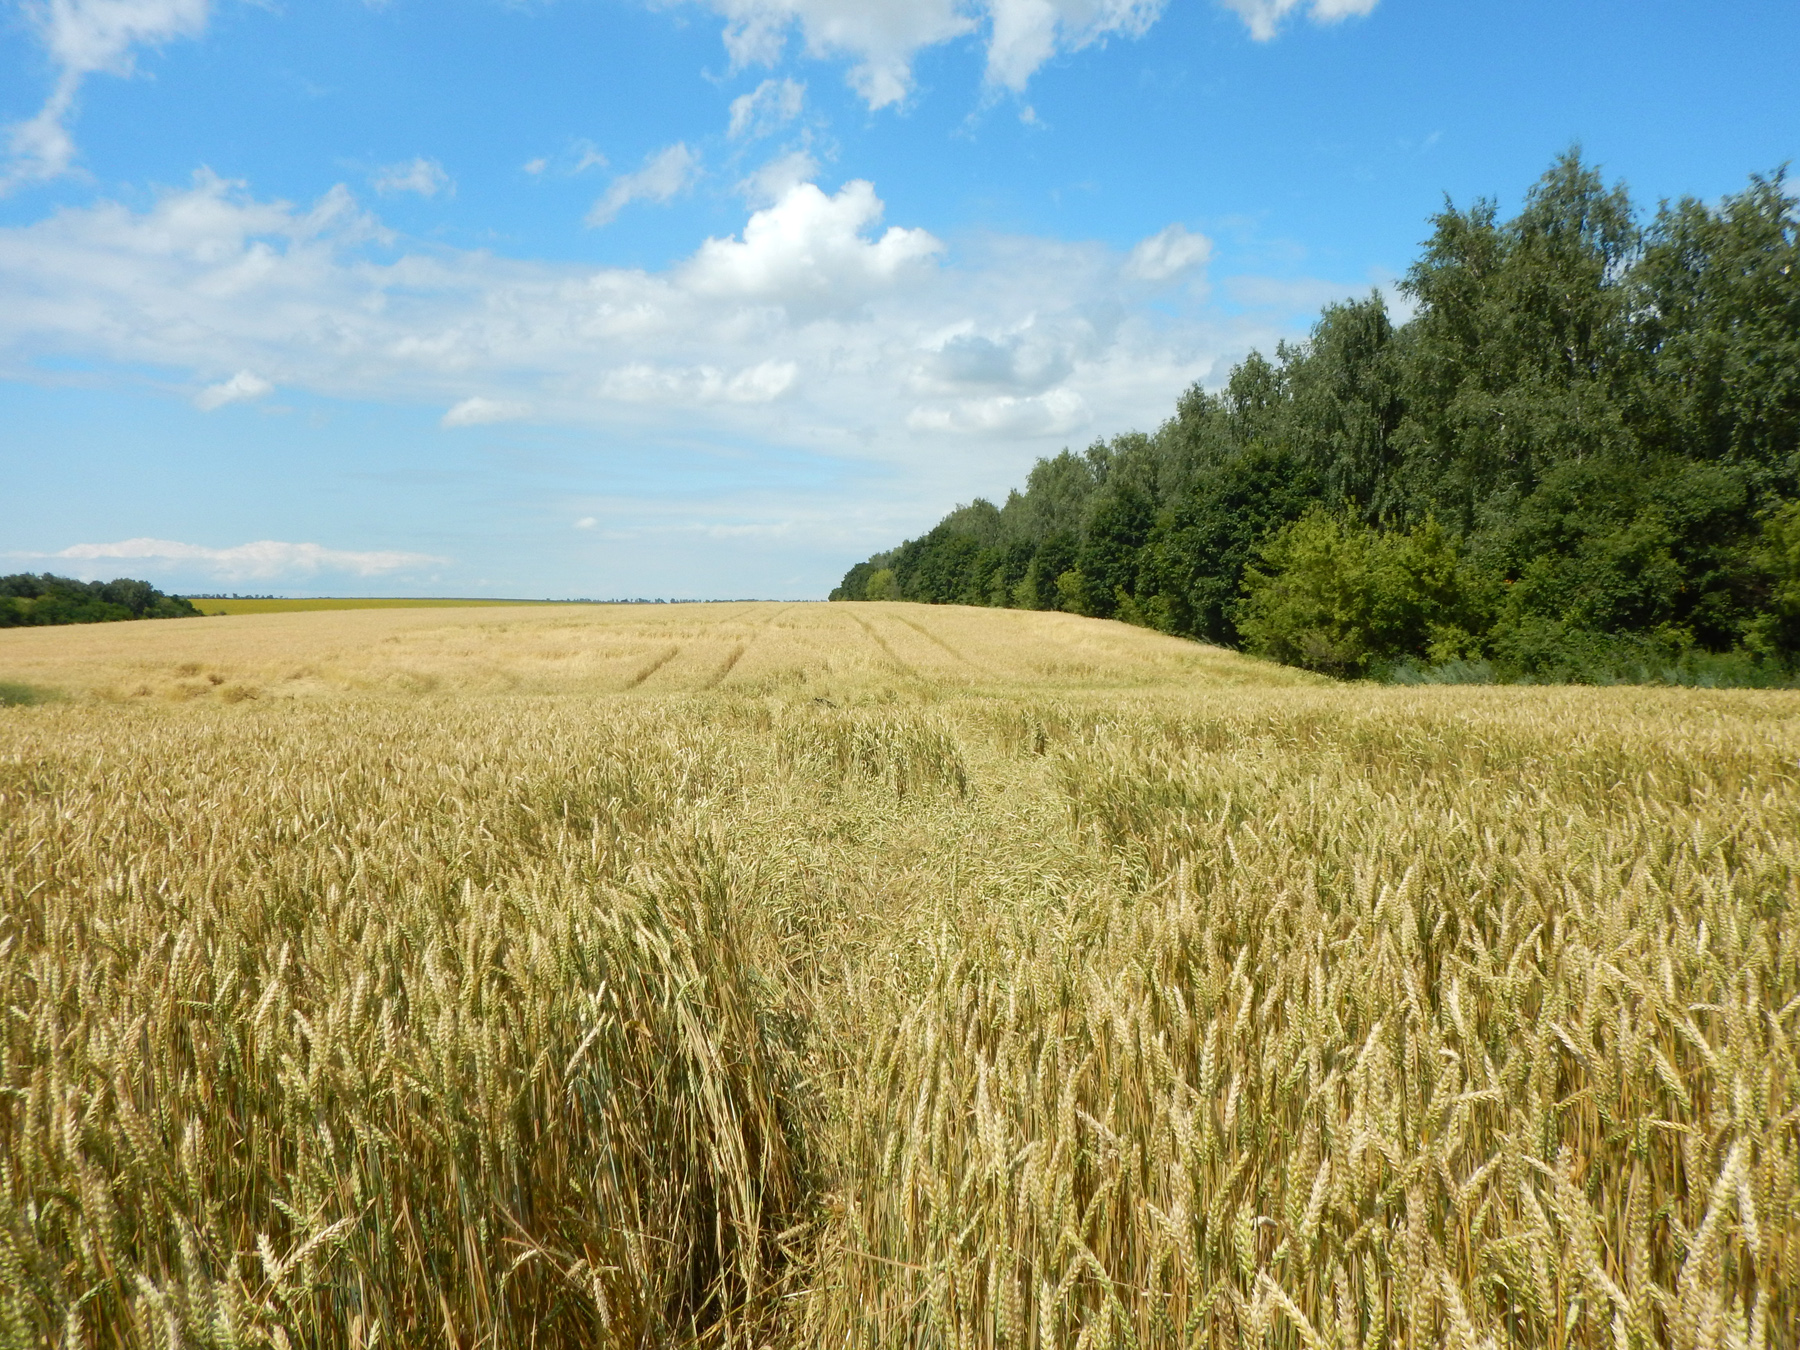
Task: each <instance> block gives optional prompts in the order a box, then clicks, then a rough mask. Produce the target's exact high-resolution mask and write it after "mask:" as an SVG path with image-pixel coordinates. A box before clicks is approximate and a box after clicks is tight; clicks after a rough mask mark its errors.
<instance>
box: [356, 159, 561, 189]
mask: <svg viewBox="0 0 1800 1350" xmlns="http://www.w3.org/2000/svg"><path fill="white" fill-rule="evenodd" d="M527 172H533V170H531V168H530V166H529V165H528V166H527ZM371 182H372V184H373V186H374V188H375V190H376V191H377V192H379V193H380V194H381V195H382V196H384V197H389V196H392V195H393V194H394V193H396V192H416V193H418V194H419V195H420V196H421V197H435V196H437V195H438V193H440V192H447V193H450V194H451V195H454V194H455V192H456V184H455V183H453V182H451V181H450V175H449V174H447V173H445V172H444V166H443V165H442V164H439V163H438V162H437V161H436V160H435V159H425V158H422V157H421V158H419V159H414V160H411V161H409V162H407V163H405V164H389V165H387V166H386V167H384V168H382V169H379V170H377V171H376V173H375V177H374V178H373V179H372V180H371Z"/></svg>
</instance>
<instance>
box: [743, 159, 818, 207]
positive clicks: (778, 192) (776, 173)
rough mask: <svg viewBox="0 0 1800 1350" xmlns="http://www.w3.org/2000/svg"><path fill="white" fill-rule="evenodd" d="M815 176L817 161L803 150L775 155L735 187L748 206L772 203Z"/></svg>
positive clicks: (816, 175) (816, 173)
mask: <svg viewBox="0 0 1800 1350" xmlns="http://www.w3.org/2000/svg"><path fill="white" fill-rule="evenodd" d="M818 176H819V161H818V160H816V159H814V158H813V157H812V154H811V153H810V152H809V151H806V150H790V151H788V152H787V153H786V154H785V155H777V156H776V157H775V158H774V159H772V160H770V161H769V162H768V163H767V164H764V165H763V166H762V167H761V168H759V169H758V170H757V171H756V172H755V173H753V174H751V175H750V176H749V177H748V178H746V179H745V180H744V181H743V182H741V183H739V184H738V191H739V192H740V193H741V194H743V197H744V200H745V201H747V202H749V203H750V204H751V205H752V206H772V205H774V204H775V203H776V202H778V201H780V200H781V199H782V198H783V197H785V196H787V194H788V193H789V192H790V191H791V190H792V189H794V188H795V187H798V186H799V185H800V184H801V183H808V182H811V181H812V180H813V179H815V178H817V177H818Z"/></svg>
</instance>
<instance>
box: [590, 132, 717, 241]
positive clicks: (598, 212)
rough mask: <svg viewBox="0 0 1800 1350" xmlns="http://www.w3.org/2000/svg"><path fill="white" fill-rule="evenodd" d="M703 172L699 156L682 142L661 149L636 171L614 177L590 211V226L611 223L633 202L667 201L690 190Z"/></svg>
mask: <svg viewBox="0 0 1800 1350" xmlns="http://www.w3.org/2000/svg"><path fill="white" fill-rule="evenodd" d="M699 171H700V159H699V157H698V156H697V155H695V154H694V152H693V151H692V150H689V149H688V148H687V145H686V144H685V143H683V142H679V141H678V142H676V143H675V144H674V145H671V146H669V147H667V148H666V149H663V150H659V151H657V152H656V153H655V154H653V155H651V156H650V157H649V158H648V159H646V160H645V161H644V167H643V168H641V169H639V170H638V171H637V172H636V173H627V174H621V175H619V177H617V178H615V179H613V181H612V186H610V187H609V188H607V189H606V195H605V196H603V197H601V198H600V200H599V201H597V202H595V203H594V208H593V210H591V211H589V212H588V214H587V223H588V224H589V225H610V224H611V223H612V222H613V221H614V220H615V219H617V218H618V214H619V212H621V211H623V210H624V209H625V208H626V207H627V206H629V205H631V203H632V202H666V201H669V200H671V199H673V198H674V197H675V196H677V195H678V194H680V193H681V192H684V191H686V190H687V188H688V187H689V186H690V185H691V184H692V183H693V181H694V179H695V177H696V176H697V175H698V173H699Z"/></svg>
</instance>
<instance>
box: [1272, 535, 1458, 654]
mask: <svg viewBox="0 0 1800 1350" xmlns="http://www.w3.org/2000/svg"><path fill="white" fill-rule="evenodd" d="M1463 571H1464V569H1463V567H1462V565H1461V558H1460V555H1459V553H1458V549H1457V545H1456V541H1455V540H1454V539H1453V538H1452V537H1451V536H1450V535H1449V534H1447V533H1446V532H1445V531H1444V530H1443V529H1441V528H1440V527H1439V526H1438V524H1437V522H1436V521H1427V522H1426V523H1425V524H1423V525H1420V526H1417V527H1416V528H1414V529H1412V530H1409V531H1406V532H1404V533H1401V532H1399V531H1388V532H1384V531H1381V530H1378V529H1374V528H1372V527H1370V526H1366V525H1359V524H1355V523H1353V522H1350V521H1346V520H1343V519H1341V518H1340V517H1338V516H1335V515H1332V514H1331V513H1329V512H1327V511H1324V510H1314V511H1311V512H1309V513H1308V514H1306V515H1304V516H1302V517H1301V518H1300V519H1299V520H1297V521H1295V522H1294V523H1293V524H1292V525H1289V526H1287V527H1286V528H1284V529H1282V530H1280V531H1278V532H1277V533H1275V534H1274V535H1273V536H1272V537H1271V538H1270V539H1269V540H1268V541H1267V542H1266V543H1265V544H1264V545H1263V546H1262V547H1261V548H1260V549H1259V550H1258V551H1257V557H1256V561H1255V562H1253V563H1252V564H1251V566H1250V567H1249V568H1247V569H1246V570H1245V573H1244V591H1245V597H1244V600H1243V603H1242V604H1241V605H1240V606H1239V608H1238V612H1237V626H1238V630H1239V632H1241V633H1242V634H1243V635H1244V640H1245V645H1246V647H1247V648H1248V649H1249V650H1250V651H1252V652H1254V653H1256V654H1257V655H1259V656H1268V657H1273V658H1274V659H1275V660H1277V661H1282V662H1286V663H1287V664H1289V665H1295V666H1304V667H1306V668H1307V669H1308V670H1317V671H1322V672H1324V673H1325V674H1328V675H1337V676H1342V677H1352V676H1359V675H1366V674H1369V673H1370V672H1371V669H1372V668H1374V667H1375V666H1377V665H1378V664H1384V663H1391V662H1394V661H1398V660H1401V659H1403V658H1406V657H1425V658H1427V659H1429V660H1430V661H1432V662H1434V663H1441V662H1445V661H1451V660H1455V659H1457V658H1459V657H1463V656H1466V655H1471V654H1473V653H1472V648H1473V645H1474V644H1473V639H1472V638H1471V637H1470V636H1469V627H1468V613H1467V611H1468V610H1469V608H1470V603H1469V594H1470V592H1471V591H1472V590H1473V589H1474V588H1473V587H1471V586H1470V585H1469V584H1468V582H1467V581H1466V580H1465V577H1464V575H1463Z"/></svg>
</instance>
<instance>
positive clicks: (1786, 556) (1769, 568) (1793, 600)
mask: <svg viewBox="0 0 1800 1350" xmlns="http://www.w3.org/2000/svg"><path fill="white" fill-rule="evenodd" d="M1756 561H1757V562H1758V564H1760V565H1761V567H1762V569H1763V571H1764V572H1765V573H1767V575H1768V577H1769V581H1770V583H1771V584H1770V587H1769V601H1768V606H1767V608H1765V609H1764V610H1763V611H1762V613H1760V614H1758V615H1757V616H1756V618H1755V619H1754V620H1752V621H1751V623H1750V628H1749V631H1748V632H1747V633H1746V634H1745V639H1746V642H1747V643H1748V645H1749V647H1750V649H1751V650H1752V651H1754V652H1756V653H1758V654H1759V655H1762V656H1767V657H1772V658H1774V659H1776V660H1777V661H1780V662H1781V663H1782V664H1784V665H1788V666H1792V665H1794V664H1796V661H1797V659H1800V502H1789V503H1788V504H1787V505H1785V506H1783V507H1782V508H1781V509H1780V510H1778V511H1774V512H1772V513H1770V515H1769V516H1768V518H1767V519H1766V520H1765V521H1764V522H1763V533H1762V547H1761V548H1760V549H1759V550H1758V551H1757V556H1756Z"/></svg>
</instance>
